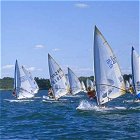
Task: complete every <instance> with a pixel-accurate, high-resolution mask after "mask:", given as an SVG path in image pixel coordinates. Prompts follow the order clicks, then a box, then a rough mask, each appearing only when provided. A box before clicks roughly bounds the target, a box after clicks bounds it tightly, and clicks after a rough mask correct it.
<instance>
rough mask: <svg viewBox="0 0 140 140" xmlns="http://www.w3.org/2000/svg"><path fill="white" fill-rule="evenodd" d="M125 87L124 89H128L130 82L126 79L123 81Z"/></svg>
mask: <svg viewBox="0 0 140 140" xmlns="http://www.w3.org/2000/svg"><path fill="white" fill-rule="evenodd" d="M125 87H126V89H127V90H128V89H129V87H130V84H129V82H128V81H126V82H125Z"/></svg>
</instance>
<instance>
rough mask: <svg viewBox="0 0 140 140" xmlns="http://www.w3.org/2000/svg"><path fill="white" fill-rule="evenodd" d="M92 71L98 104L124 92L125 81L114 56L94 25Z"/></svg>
mask: <svg viewBox="0 0 140 140" xmlns="http://www.w3.org/2000/svg"><path fill="white" fill-rule="evenodd" d="M94 73H95V86H96V97H97V105H98V106H100V105H102V104H105V103H107V102H109V101H110V100H112V99H115V98H117V97H119V96H121V95H123V94H124V93H125V83H124V80H123V77H122V73H121V70H120V67H119V64H118V62H117V59H116V56H115V55H114V53H113V51H112V49H111V47H110V46H109V44H108V42H107V41H106V39H105V38H104V36H103V35H102V33H101V32H100V31H99V29H98V28H97V27H96V26H95V31H94Z"/></svg>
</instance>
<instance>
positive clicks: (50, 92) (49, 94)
mask: <svg viewBox="0 0 140 140" xmlns="http://www.w3.org/2000/svg"><path fill="white" fill-rule="evenodd" d="M48 96H49V98H51V99H53V98H54V94H53V90H52V88H50V89H49V91H48Z"/></svg>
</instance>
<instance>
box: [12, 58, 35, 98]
mask: <svg viewBox="0 0 140 140" xmlns="http://www.w3.org/2000/svg"><path fill="white" fill-rule="evenodd" d="M14 91H15V92H16V96H17V99H23V98H32V97H33V96H34V94H33V91H32V87H31V85H30V83H29V81H28V79H27V76H26V74H25V73H24V71H23V69H22V68H19V66H18V62H17V60H16V63H15V76H14Z"/></svg>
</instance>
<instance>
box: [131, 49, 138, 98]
mask: <svg viewBox="0 0 140 140" xmlns="http://www.w3.org/2000/svg"><path fill="white" fill-rule="evenodd" d="M131 63H132V81H133V87H134V91H135V93H136V95H139V96H140V56H139V55H138V54H137V52H136V51H135V50H134V48H133V47H132V55H131Z"/></svg>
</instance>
